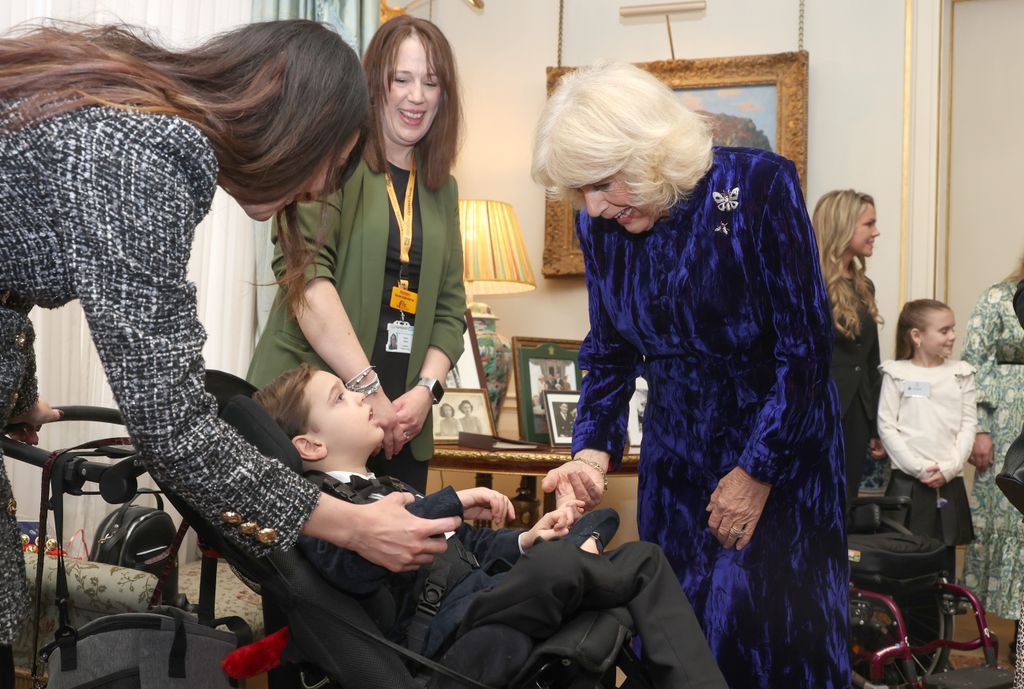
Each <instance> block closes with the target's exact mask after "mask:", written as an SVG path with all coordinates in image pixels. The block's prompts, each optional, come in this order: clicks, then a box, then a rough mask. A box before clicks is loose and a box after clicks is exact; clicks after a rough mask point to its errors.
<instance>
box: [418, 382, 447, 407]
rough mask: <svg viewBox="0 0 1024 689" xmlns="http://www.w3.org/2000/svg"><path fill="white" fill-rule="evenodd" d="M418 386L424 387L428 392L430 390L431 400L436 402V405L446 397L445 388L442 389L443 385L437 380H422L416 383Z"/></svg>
mask: <svg viewBox="0 0 1024 689" xmlns="http://www.w3.org/2000/svg"><path fill="white" fill-rule="evenodd" d="M416 385H422V386H423V387H425V388H426V389H427V390H430V398H431V399H432V400H434V404H437V403H438V402H440V401H441V398H442V397H444V388H443V387H441V383H440V382H438V380H437V378H420V379H419V380H417V381H416Z"/></svg>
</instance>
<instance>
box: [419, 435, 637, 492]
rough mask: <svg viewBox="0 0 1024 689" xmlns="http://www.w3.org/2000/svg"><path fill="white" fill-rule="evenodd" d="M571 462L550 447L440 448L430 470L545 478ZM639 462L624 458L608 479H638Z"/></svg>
mask: <svg viewBox="0 0 1024 689" xmlns="http://www.w3.org/2000/svg"><path fill="white" fill-rule="evenodd" d="M567 461H569V451H568V450H555V449H550V448H546V447H542V448H540V449H537V450H475V449H470V448H467V447H460V446H458V445H436V446H434V457H433V459H431V460H430V468H431V469H444V470H446V471H471V472H477V473H478V474H479V473H483V474H513V475H516V476H524V475H525V476H543V475H544V474H546V473H548V471H550V470H551V469H554V468H555V467H557V466H559V465H560V464H564V463H565V462H567ZM639 461H640V456H639V455H625V456H624V457H623V458H622V466H621V467H620V468H619V470H618V471H616V472H614V473H611V474H608V478H615V477H616V476H636V467H637V464H638V463H639ZM478 485H479V484H478Z"/></svg>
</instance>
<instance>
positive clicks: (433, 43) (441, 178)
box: [363, 15, 462, 190]
mask: <svg viewBox="0 0 1024 689" xmlns="http://www.w3.org/2000/svg"><path fill="white" fill-rule="evenodd" d="M410 36H413V37H415V38H418V39H419V41H420V43H422V44H423V50H424V52H426V54H427V64H428V65H430V68H431V69H432V70H433V71H434V75H435V76H436V77H437V82H438V86H439V87H440V89H441V98H440V100H439V102H438V105H437V115H436V116H435V117H434V122H433V123H432V124H431V125H430V130H429V131H428V132H427V133H426V134H424V135H423V138H422V139H420V141H419V143H417V144H416V153H417V154H418V158H419V160H418V163H417V164H418V165H419V167H418V172H419V174H420V175H422V178H423V180H424V182H426V185H427V188H428V189H433V190H437V189H440V188H441V187H442V186H444V185H445V183H446V182H447V181H448V177H449V175H451V171H452V167H453V166H454V165H455V157H456V155H457V154H458V151H459V137H460V136H461V132H462V105H461V102H460V100H459V82H458V77H457V76H456V73H455V57H454V55H452V47H451V45H449V43H448V39H447V38H445V37H444V34H443V33H441V30H440V29H438V28H437V27H436V26H434V25H433V24H431V23H430V22H428V21H427V20H425V19H420V18H418V17H411V16H409V15H400V16H398V17H395V18H394V19H392V20H390V21H388V22H387V23H385V24H383V25H382V26H381V27H380V28H379V29H377V33H375V34H374V35H373V38H372V39H371V40H370V45H368V46H367V47H366V53H365V54H364V55H363V67H364V69H365V70H366V81H367V84H368V85H369V90H370V124H369V133H368V134H367V137H366V148H365V149H364V152H363V157H364V158H365V159H366V165H367V167H369V168H370V169H371V170H372V171H374V172H377V173H380V172H383V171H384V166H385V165H387V156H386V155H385V153H384V128H383V124H382V121H381V120H382V111H383V109H384V108H385V107H387V100H388V91H390V89H391V83H392V82H393V81H394V80H395V62H396V61H397V60H398V49H399V48H400V47H401V45H402V42H403V41H405V39H407V38H409V37H410Z"/></svg>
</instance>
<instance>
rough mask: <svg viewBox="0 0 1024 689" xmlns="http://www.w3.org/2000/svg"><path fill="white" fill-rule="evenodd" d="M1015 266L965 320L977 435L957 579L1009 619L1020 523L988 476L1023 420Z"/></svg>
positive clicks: (1016, 585) (1021, 584) (1022, 530)
mask: <svg viewBox="0 0 1024 689" xmlns="http://www.w3.org/2000/svg"><path fill="white" fill-rule="evenodd" d="M1021 278H1024V261H1022V263H1021V265H1020V266H1019V267H1018V269H1017V271H1016V272H1015V273H1014V274H1013V275H1011V276H1009V277H1008V278H1006V279H1005V280H1003V281H1002V282H999V283H997V284H995V285H992V286H991V287H989V288H988V289H987V290H986V291H985V292H984V293H983V294H982V295H981V298H980V299H978V303H977V305H976V306H975V307H974V312H973V313H972V314H971V320H970V322H968V324H967V339H966V343H965V344H964V352H963V360H964V361H967V362H969V363H971V364H973V365H974V366H975V367H977V370H978V372H977V378H976V379H977V385H978V434H977V436H976V439H975V442H974V450H973V452H972V453H971V458H970V460H969V461H970V463H971V464H973V465H974V466H975V468H976V471H975V475H974V486H973V488H972V489H971V513H972V516H973V519H974V530H975V536H976V538H975V540H974V542H973V543H971V544H970V545H968V546H967V552H966V558H965V561H964V581H965V583H966V585H967V586H968V587H970V588H971V589H972V590H974V591H975V592H976V593H977V594H978V595H979V596H980V597H981V600H982V602H983V603H984V605H985V608H986V610H988V611H989V612H991V613H994V614H996V615H999V616H1000V617H1003V618H1006V619H1011V620H1016V619H1018V616H1019V606H1020V603H1021V598H1022V597H1024V558H1022V557H1021V553H1022V552H1024V524H1022V522H1021V515H1020V513H1019V512H1018V511H1017V510H1016V509H1014V507H1013V506H1012V505H1011V504H1010V503H1009V502H1008V501H1007V499H1006V498H1005V497H1004V496H1003V494H1002V492H1001V491H1000V490H999V488H998V487H997V486H996V482H995V478H996V475H997V474H998V473H999V471H1000V470H1001V469H1002V465H1003V458H1004V457H1005V456H1006V450H1007V448H1009V446H1010V443H1012V442H1013V441H1014V439H1015V438H1016V437H1017V435H1018V434H1019V433H1020V432H1021V426H1022V425H1024V329H1022V328H1021V326H1020V324H1019V323H1018V322H1017V316H1016V314H1015V313H1014V311H1013V293H1014V290H1015V289H1016V286H1017V282H1018V281H1019V280H1020V279H1021Z"/></svg>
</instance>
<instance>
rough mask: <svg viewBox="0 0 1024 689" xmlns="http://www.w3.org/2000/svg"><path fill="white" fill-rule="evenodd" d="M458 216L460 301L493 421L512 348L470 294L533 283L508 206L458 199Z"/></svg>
mask: <svg viewBox="0 0 1024 689" xmlns="http://www.w3.org/2000/svg"><path fill="white" fill-rule="evenodd" d="M459 219H460V224H461V228H462V256H463V263H464V269H463V273H462V276H463V280H464V281H465V283H466V302H467V303H469V308H470V311H471V312H472V315H473V326H474V329H475V330H476V338H477V344H478V345H479V347H480V363H481V365H482V366H483V370H484V378H486V381H487V395H488V398H489V399H490V402H491V410H492V412H493V413H494V422H495V424H497V422H498V416H499V414H500V412H501V405H502V402H504V401H505V394H506V393H507V392H508V380H509V375H510V370H511V364H512V347H511V345H510V344H509V341H508V339H507V338H505V337H503V336H502V335H499V334H498V332H497V328H496V327H495V321H496V320H497V317H496V316H495V315H494V311H493V310H492V309H491V307H489V306H488V305H487V304H481V303H478V302H474V298H475V297H476V296H477V295H481V294H514V293H517V292H528V291H529V290H532V289H535V288H536V287H537V283H536V281H535V280H534V278H533V269H532V268H531V267H530V261H529V257H528V256H527V255H526V246H525V244H524V243H523V233H522V232H521V231H520V229H519V221H518V220H517V219H516V213H515V211H514V210H512V206H510V205H509V204H507V203H503V202H501V201H484V200H477V199H460V200H459Z"/></svg>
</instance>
